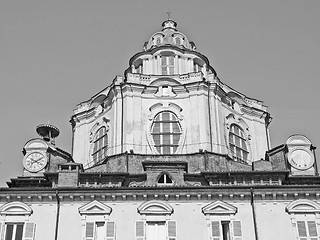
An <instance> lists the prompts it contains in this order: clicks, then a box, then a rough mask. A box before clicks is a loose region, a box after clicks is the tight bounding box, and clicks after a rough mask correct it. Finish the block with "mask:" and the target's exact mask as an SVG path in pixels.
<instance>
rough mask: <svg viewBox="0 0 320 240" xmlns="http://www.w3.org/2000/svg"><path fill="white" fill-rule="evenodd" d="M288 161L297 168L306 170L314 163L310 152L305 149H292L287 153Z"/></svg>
mask: <svg viewBox="0 0 320 240" xmlns="http://www.w3.org/2000/svg"><path fill="white" fill-rule="evenodd" d="M289 163H290V165H291V166H292V167H294V168H296V169H298V170H307V169H309V168H311V167H312V166H313V164H314V160H313V158H312V155H311V153H309V152H308V151H306V149H299V148H298V149H293V150H292V151H291V153H290V155H289Z"/></svg>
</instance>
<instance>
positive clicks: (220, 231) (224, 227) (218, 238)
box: [211, 221, 242, 240]
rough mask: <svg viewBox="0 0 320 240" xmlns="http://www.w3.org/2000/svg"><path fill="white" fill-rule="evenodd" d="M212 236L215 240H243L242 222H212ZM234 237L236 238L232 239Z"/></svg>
mask: <svg viewBox="0 0 320 240" xmlns="http://www.w3.org/2000/svg"><path fill="white" fill-rule="evenodd" d="M231 225H232V226H231ZM211 236H212V239H213V240H231V239H234V240H241V237H242V232H241V222H240V221H212V222H211ZM232 236H233V237H234V238H232Z"/></svg>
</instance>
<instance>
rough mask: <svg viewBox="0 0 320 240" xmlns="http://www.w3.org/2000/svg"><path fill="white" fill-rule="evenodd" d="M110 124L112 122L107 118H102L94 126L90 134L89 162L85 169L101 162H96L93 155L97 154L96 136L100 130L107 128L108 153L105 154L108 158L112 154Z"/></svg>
mask: <svg viewBox="0 0 320 240" xmlns="http://www.w3.org/2000/svg"><path fill="white" fill-rule="evenodd" d="M109 122H110V120H109V119H107V118H105V117H102V118H100V119H99V120H97V121H96V123H95V124H94V125H93V127H92V128H91V130H90V134H89V146H90V148H89V152H88V155H89V158H88V159H89V161H88V162H87V163H86V165H85V166H84V167H91V166H93V165H94V164H96V163H99V161H96V162H95V161H94V159H93V153H94V152H96V151H94V140H95V136H96V134H97V132H98V131H99V129H101V128H103V127H105V128H106V133H105V134H106V136H107V137H106V138H107V145H106V152H105V156H108V155H110V154H112V152H111V150H112V149H110V147H109V144H110V136H109V135H110V134H109V128H110V127H109Z"/></svg>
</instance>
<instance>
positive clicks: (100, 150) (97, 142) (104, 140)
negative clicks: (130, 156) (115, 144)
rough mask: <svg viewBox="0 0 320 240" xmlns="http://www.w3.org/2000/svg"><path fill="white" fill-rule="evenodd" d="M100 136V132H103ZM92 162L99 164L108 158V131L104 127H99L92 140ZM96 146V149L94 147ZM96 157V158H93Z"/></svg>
mask: <svg viewBox="0 0 320 240" xmlns="http://www.w3.org/2000/svg"><path fill="white" fill-rule="evenodd" d="M103 130H104V132H102V133H101V135H100V132H101V131H103ZM92 144H93V151H92V160H93V162H94V164H96V163H99V162H101V161H102V160H103V159H105V157H106V156H108V154H107V151H108V131H107V128H106V127H105V126H102V127H100V128H99V129H98V130H97V131H96V133H95V135H94V138H93V143H92ZM96 146H97V147H96ZM95 156H96V157H95Z"/></svg>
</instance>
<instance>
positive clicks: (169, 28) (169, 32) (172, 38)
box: [143, 19, 196, 51]
mask: <svg viewBox="0 0 320 240" xmlns="http://www.w3.org/2000/svg"><path fill="white" fill-rule="evenodd" d="M163 45H174V46H176V47H179V48H184V49H190V50H195V49H196V46H195V44H194V43H193V42H189V40H188V38H187V37H186V35H184V34H183V33H181V32H179V31H178V30H177V23H176V22H175V21H173V20H171V19H167V20H166V21H164V22H163V23H162V30H161V31H160V32H156V33H155V34H153V35H152V36H151V37H150V39H149V41H148V42H146V43H145V45H144V47H143V50H145V51H147V50H149V49H152V48H155V47H159V46H163Z"/></svg>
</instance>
